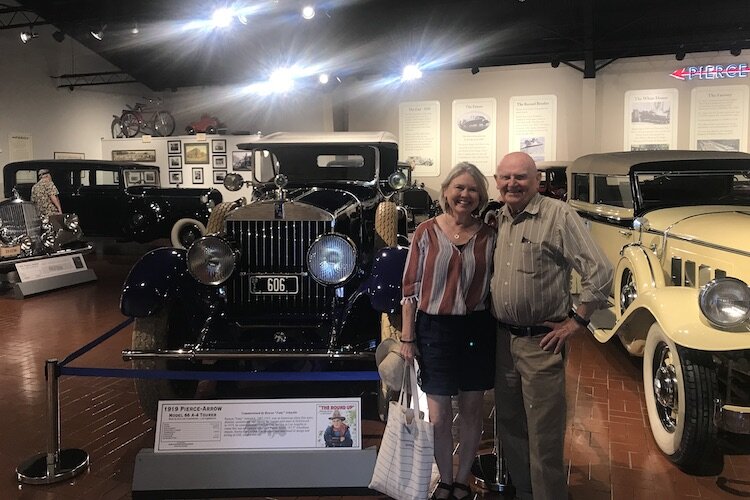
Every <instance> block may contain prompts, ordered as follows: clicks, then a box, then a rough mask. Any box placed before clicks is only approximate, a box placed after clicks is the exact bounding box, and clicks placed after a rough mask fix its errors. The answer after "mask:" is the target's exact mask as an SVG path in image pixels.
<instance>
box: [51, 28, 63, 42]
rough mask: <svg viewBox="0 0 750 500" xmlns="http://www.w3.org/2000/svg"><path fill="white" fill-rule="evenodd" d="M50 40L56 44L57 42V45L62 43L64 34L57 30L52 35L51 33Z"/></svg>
mask: <svg viewBox="0 0 750 500" xmlns="http://www.w3.org/2000/svg"><path fill="white" fill-rule="evenodd" d="M52 38H53V39H54V40H55V41H56V42H58V43H62V42H63V41H64V40H65V33H63V32H62V31H60V30H57V31H55V32H54V33H52Z"/></svg>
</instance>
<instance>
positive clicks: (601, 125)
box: [345, 52, 750, 196]
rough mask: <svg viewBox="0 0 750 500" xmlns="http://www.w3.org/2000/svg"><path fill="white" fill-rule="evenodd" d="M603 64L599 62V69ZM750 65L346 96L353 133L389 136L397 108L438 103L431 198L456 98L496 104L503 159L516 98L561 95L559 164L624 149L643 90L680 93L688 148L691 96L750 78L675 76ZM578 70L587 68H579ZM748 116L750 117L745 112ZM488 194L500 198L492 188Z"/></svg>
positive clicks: (414, 86) (609, 71) (566, 73)
mask: <svg viewBox="0 0 750 500" xmlns="http://www.w3.org/2000/svg"><path fill="white" fill-rule="evenodd" d="M601 62H602V61H600V64H601ZM738 62H745V60H744V59H743V58H742V57H739V58H738V57H733V56H731V55H730V54H729V53H728V52H720V53H702V54H697V55H688V57H686V58H685V60H683V61H676V60H675V59H674V57H673V56H654V57H642V58H633V59H621V60H617V61H614V62H613V63H611V64H609V65H607V66H606V67H605V68H603V69H602V70H600V71H599V72H598V74H597V76H596V78H595V79H586V80H584V79H583V75H582V74H581V73H580V72H579V71H577V70H575V69H573V68H570V67H567V66H565V65H560V66H559V67H558V68H552V67H551V66H550V65H548V64H534V65H524V66H514V67H509V68H481V70H480V72H479V73H478V74H476V75H472V74H471V72H470V71H469V70H460V71H459V70H456V71H443V72H438V73H426V74H425V75H424V77H423V78H422V79H421V80H418V81H416V82H412V83H410V84H408V85H400V86H398V87H393V88H389V89H385V90H383V89H380V90H377V91H372V90H370V89H371V88H373V87H374V85H373V83H374V81H373V80H368V81H362V82H355V83H353V84H351V85H349V86H348V87H347V88H346V90H345V92H346V94H347V99H348V100H347V102H348V104H349V127H350V130H388V131H391V132H393V133H394V134H398V105H399V103H400V102H404V101H420V100H438V101H440V113H441V117H440V139H441V140H440V144H441V151H440V157H441V159H442V160H441V161H442V165H441V176H439V177H424V178H419V179H418V180H419V181H421V182H424V183H425V185H426V187H427V188H428V190H429V191H430V192H431V194H432V195H433V196H436V195H437V194H438V191H439V186H440V181H441V179H442V175H444V174H445V172H447V171H448V170H449V169H450V167H451V165H450V161H451V160H450V158H451V136H450V134H451V123H450V121H451V103H452V101H453V100H454V99H465V98H475V97H476V98H482V97H494V98H495V99H496V100H497V117H498V126H497V157H498V160H499V159H500V158H501V157H502V156H503V155H504V154H506V153H507V152H508V150H509V149H508V126H509V123H508V102H509V99H510V98H511V97H512V96H520V95H537V94H555V95H556V96H557V105H558V109H557V117H558V121H557V159H558V160H574V159H575V158H577V157H578V156H581V155H583V154H588V153H596V152H605V151H622V150H623V133H624V131H623V121H624V115H623V113H624V101H625V93H626V92H627V91H629V90H638V89H662V88H676V89H678V91H679V104H678V147H679V148H682V149H687V148H688V146H689V140H690V92H691V90H692V89H693V88H696V87H701V86H718V85H745V86H748V85H750V83H748V79H738V78H735V79H724V80H693V81H680V80H676V79H674V78H672V77H671V76H670V73H671V72H672V71H674V70H676V69H678V68H682V67H686V66H699V65H705V64H716V63H719V64H728V63H738ZM578 64H579V65H580V64H582V63H578ZM746 112H747V110H746ZM488 180H489V181H490V186H491V189H490V192H491V194H493V195H494V193H495V189H494V187H492V186H494V182H493V181H492V179H491V178H490V179H488Z"/></svg>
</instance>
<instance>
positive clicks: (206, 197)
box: [3, 160, 222, 246]
mask: <svg viewBox="0 0 750 500" xmlns="http://www.w3.org/2000/svg"><path fill="white" fill-rule="evenodd" d="M42 168H46V169H49V170H50V173H51V174H52V180H53V181H54V183H55V185H56V186H57V189H58V190H59V191H60V203H61V205H62V207H63V210H64V211H65V212H73V213H76V214H78V217H79V219H80V225H81V228H82V229H83V230H84V231H85V232H86V235H87V236H107V237H114V238H117V239H120V240H124V241H136V242H139V243H144V242H149V241H153V240H155V239H158V238H170V237H171V238H172V244H173V245H179V246H185V245H187V244H189V243H191V242H192V241H194V240H195V239H196V238H197V237H199V236H201V235H202V234H203V233H204V232H205V224H206V222H207V221H208V216H209V214H210V211H211V208H212V207H214V206H215V205H216V204H218V203H220V202H221V201H222V196H221V193H220V192H218V191H217V190H215V189H198V188H190V189H182V188H179V189H178V188H162V187H160V179H159V167H156V166H150V165H140V164H137V163H124V162H112V161H106V160H32V161H22V162H15V163H9V164H8V165H6V166H5V167H4V168H3V181H4V185H5V196H6V197H9V196H10V193H11V190H12V189H13V188H15V189H16V190H17V191H18V193H19V194H20V195H21V197H22V198H23V199H25V200H28V199H30V196H31V187H32V186H33V185H34V183H35V182H36V179H37V172H38V171H39V170H40V169H42Z"/></svg>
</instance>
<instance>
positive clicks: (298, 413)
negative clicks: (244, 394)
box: [154, 398, 362, 453]
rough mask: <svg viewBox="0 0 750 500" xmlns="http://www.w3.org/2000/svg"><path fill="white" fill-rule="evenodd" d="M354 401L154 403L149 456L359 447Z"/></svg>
mask: <svg viewBox="0 0 750 500" xmlns="http://www.w3.org/2000/svg"><path fill="white" fill-rule="evenodd" d="M360 405H361V402H360V399H358V398H354V399H341V398H335V399H227V400H208V401H195V400H179V401H159V413H158V417H157V421H156V439H155V443H154V452H155V453H179V452H214V451H215V452H219V451H263V450H309V449H317V448H325V449H332V450H333V449H342V448H343V449H362V432H361V429H362V418H361V413H360Z"/></svg>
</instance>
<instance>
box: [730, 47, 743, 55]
mask: <svg viewBox="0 0 750 500" xmlns="http://www.w3.org/2000/svg"><path fill="white" fill-rule="evenodd" d="M729 53H730V54H732V55H733V56H734V57H739V55H740V54H742V49H741V48H740V47H737V46H736V45H735V46H734V47H732V48H731V49H729Z"/></svg>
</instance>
